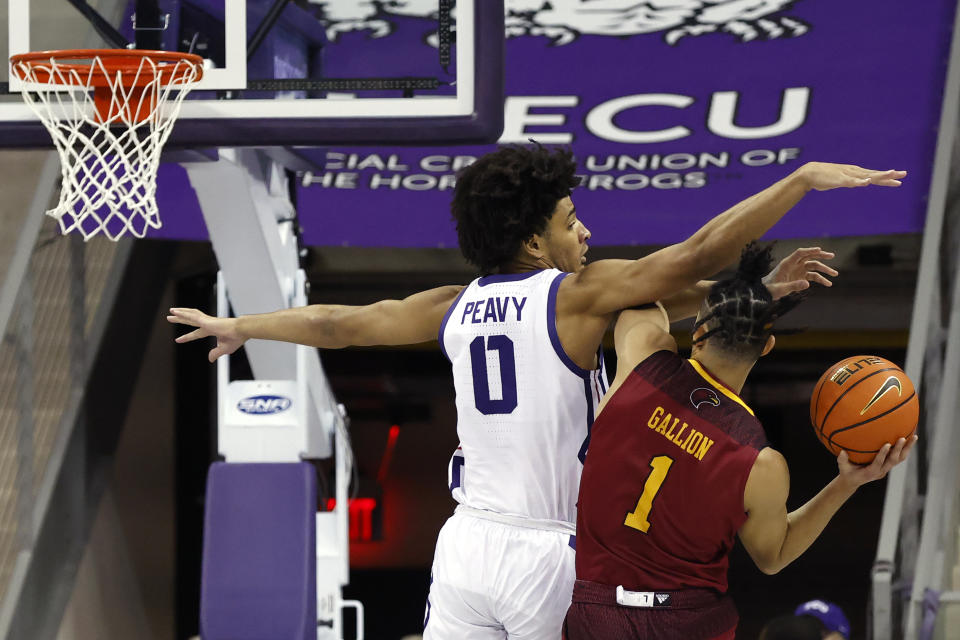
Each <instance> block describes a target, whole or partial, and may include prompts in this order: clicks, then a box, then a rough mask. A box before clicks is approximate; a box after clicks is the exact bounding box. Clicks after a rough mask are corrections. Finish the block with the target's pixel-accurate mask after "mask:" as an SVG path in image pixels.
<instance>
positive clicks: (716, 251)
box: [567, 162, 906, 316]
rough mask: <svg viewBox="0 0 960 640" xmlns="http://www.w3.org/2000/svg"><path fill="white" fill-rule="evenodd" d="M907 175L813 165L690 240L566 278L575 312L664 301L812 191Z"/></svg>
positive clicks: (888, 182)
mask: <svg viewBox="0 0 960 640" xmlns="http://www.w3.org/2000/svg"><path fill="white" fill-rule="evenodd" d="M905 175H906V172H905V171H894V170H890V171H873V170H869V169H864V168H862V167H858V166H855V165H840V164H829V163H820V162H812V163H808V164H805V165H803V166H802V167H800V168H799V169H797V170H796V171H794V172H793V173H791V174H790V175H789V176H787V177H786V178H784V179H782V180H780V181H779V182H777V183H776V184H774V185H772V186H770V187H768V188H766V189H764V190H763V191H761V192H760V193H758V194H756V195H754V196H751V197H750V198H747V199H746V200H744V201H743V202H740V203H738V204H736V205H734V206H733V207H731V208H730V209H728V210H727V211H725V212H724V213H721V214H720V215H718V216H717V217H715V218H713V219H712V220H710V221H709V222H707V223H706V224H705V225H704V226H703V227H701V228H700V229H699V230H698V231H697V232H696V233H694V234H693V235H692V236H690V237H689V238H688V239H687V240H684V241H683V242H681V243H679V244H675V245H672V246H669V247H666V248H664V249H661V250H660V251H657V252H655V253H652V254H650V255H649V256H646V257H644V258H641V259H639V260H598V261H597V262H594V263H592V264H590V265H587V266H586V267H585V268H584V269H583V270H581V271H580V272H579V273H577V274H576V275H575V277H571V278H567V280H569V281H570V284H569V285H567V290H568V291H569V293H571V294H573V295H571V296H570V298H569V299H570V304H571V310H574V311H581V312H586V313H588V314H590V315H598V316H602V315H606V314H611V313H614V312H616V311H618V310H620V309H627V308H630V307H634V306H637V305H639V304H642V303H645V302H651V301H653V300H660V299H663V298H665V297H667V296H669V295H672V294H673V293H675V292H677V291H680V290H682V289H685V288H687V287H690V286H692V285H694V284H695V283H696V282H697V281H699V280H701V279H703V278H706V277H708V276H711V275H713V274H714V273H716V272H718V271H720V270H721V269H722V268H723V267H724V266H726V265H727V264H730V263H731V262H733V261H734V260H735V259H736V257H737V256H738V255H739V252H740V250H741V249H742V248H743V246H744V245H746V244H747V243H748V242H749V241H751V240H755V239H757V238H759V237H760V236H762V235H763V234H764V233H765V232H766V231H767V230H768V229H769V228H770V227H772V226H773V225H774V224H775V223H776V222H777V221H778V220H779V219H780V218H781V217H783V215H784V214H786V212H787V211H789V210H790V208H792V207H793V206H794V205H795V204H796V203H797V202H799V201H800V199H801V198H802V197H803V196H804V195H805V194H806V193H807V192H808V191H810V190H817V191H826V190H829V189H835V188H839V187H864V186H867V185H870V184H875V185H881V186H891V187H894V186H899V185H900V178H903V177H904V176H905Z"/></svg>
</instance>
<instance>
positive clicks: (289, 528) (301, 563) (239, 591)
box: [200, 462, 317, 640]
mask: <svg viewBox="0 0 960 640" xmlns="http://www.w3.org/2000/svg"><path fill="white" fill-rule="evenodd" d="M316 505H317V487H316V474H315V472H314V469H313V467H312V466H311V465H309V464H307V463H291V464H238V463H224V462H217V463H214V464H213V465H211V467H210V474H209V476H208V478H207V504H206V513H205V516H204V531H203V581H202V585H201V593H200V635H201V638H203V640H307V639H308V638H310V640H315V639H316V637H317V635H316V634H317V600H316V579H317V578H316V571H317V569H316V567H317V560H316V555H317V554H316Z"/></svg>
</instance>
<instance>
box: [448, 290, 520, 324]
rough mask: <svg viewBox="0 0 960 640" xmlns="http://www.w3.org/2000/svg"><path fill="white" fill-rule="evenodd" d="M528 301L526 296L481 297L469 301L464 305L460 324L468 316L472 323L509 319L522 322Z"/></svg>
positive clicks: (464, 321)
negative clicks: (524, 308)
mask: <svg viewBox="0 0 960 640" xmlns="http://www.w3.org/2000/svg"><path fill="white" fill-rule="evenodd" d="M526 303H527V299H526V298H525V297H524V298H519V299H518V298H515V297H513V296H503V297H495V298H481V299H479V300H474V301H471V302H467V303H466V304H465V305H463V315H462V316H461V317H460V324H466V322H467V319H468V318H469V319H470V323H471V324H483V323H485V322H507V321H508V320H510V321H513V320H516V321H517V322H520V320H521V319H522V316H523V305H525V304H526Z"/></svg>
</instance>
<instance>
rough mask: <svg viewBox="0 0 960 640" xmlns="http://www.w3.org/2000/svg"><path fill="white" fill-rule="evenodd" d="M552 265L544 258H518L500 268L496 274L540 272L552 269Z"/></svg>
mask: <svg viewBox="0 0 960 640" xmlns="http://www.w3.org/2000/svg"><path fill="white" fill-rule="evenodd" d="M552 268H554V267H553V264H551V263H550V262H549V261H548V260H546V259H544V258H533V257H532V256H529V255H523V256H518V257H517V258H514V259H513V260H511V261H510V262H508V263H507V264H505V265H503V266H502V267H500V269H499V270H498V273H525V272H527V271H540V270H541V269H552Z"/></svg>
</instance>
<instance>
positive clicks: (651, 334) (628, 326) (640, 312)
mask: <svg viewBox="0 0 960 640" xmlns="http://www.w3.org/2000/svg"><path fill="white" fill-rule="evenodd" d="M613 342H614V346H615V347H616V350H617V375H616V376H615V377H614V379H613V384H611V385H610V391H608V392H607V394H606V395H605V396H604V397H603V400H602V401H601V403H600V407H599V410H598V412H597V413H598V415H599V413H600V412H602V411H603V408H604V407H605V406H606V404H607V399H609V398H610V397H612V396H613V393H614V392H615V391H616V390H617V389H619V388H620V385H621V384H623V381H624V380H626V379H627V376H629V375H630V372H631V371H633V368H634V367H636V366H637V365H638V364H639V363H640V362H643V360H645V359H646V358H647V356H649V355H651V354H653V353H656V352H657V351H662V350H664V349H667V350H670V351H673V352H676V350H677V341H676V340H674V339H673V336H671V335H670V321H669V319H668V318H667V312H666V311H664V309H663V306H662V305H660V304H659V303H656V304H650V305H647V306H645V307H644V308H642V309H627V310H626V311H622V312H621V313H620V317H619V318H617V324H616V326H615V327H614V330H613Z"/></svg>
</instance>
